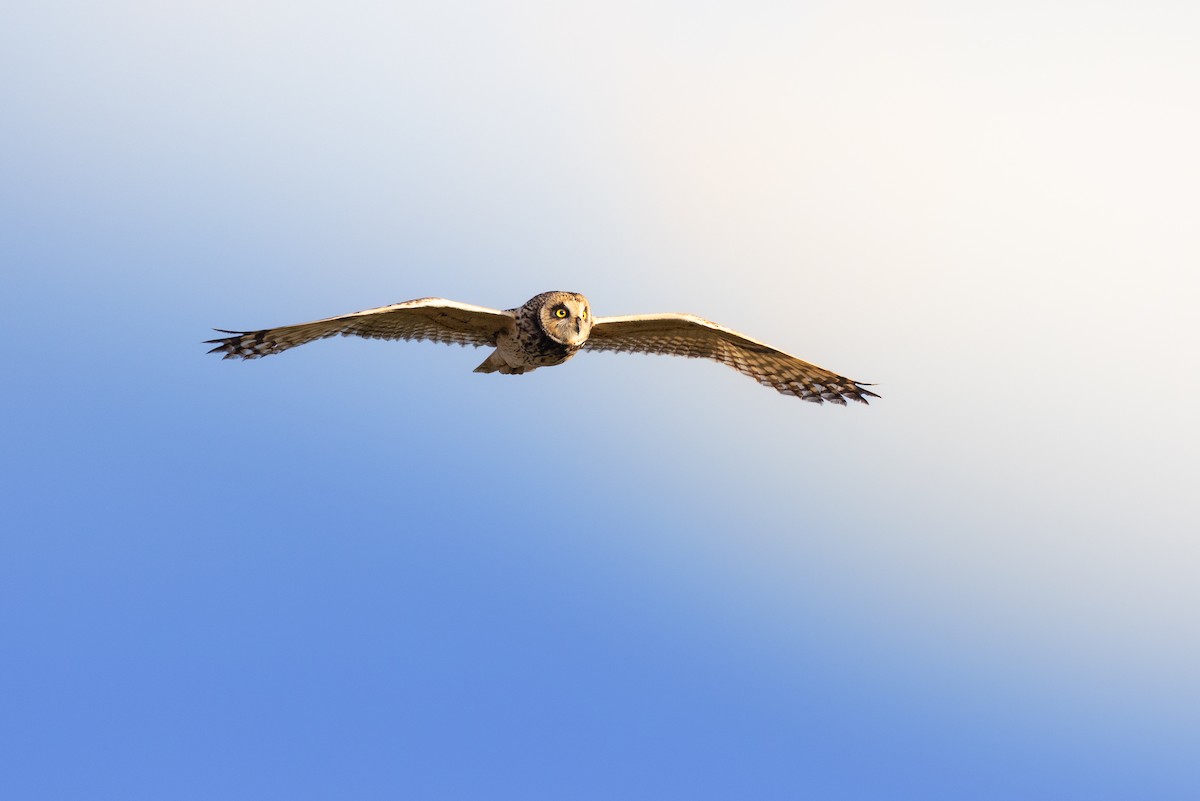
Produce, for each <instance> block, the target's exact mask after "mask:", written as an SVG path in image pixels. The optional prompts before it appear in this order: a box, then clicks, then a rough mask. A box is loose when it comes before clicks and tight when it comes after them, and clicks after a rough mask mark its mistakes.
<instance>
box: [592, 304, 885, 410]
mask: <svg viewBox="0 0 1200 801" xmlns="http://www.w3.org/2000/svg"><path fill="white" fill-rule="evenodd" d="M584 347H585V348H587V349H588V350H609V351H616V352H618V353H658V354H665V355H670V356H686V357H688V358H693V359H695V358H702V359H713V360H715V361H718V362H721V363H722V364H725V365H728V366H730V367H732V368H733V369H735V370H737V371H738V372H739V373H741V374H742V375H747V376H750V377H751V378H753V379H755V380H756V381H758V383H760V384H762V385H764V386H768V387H774V388H775V389H776V390H778V391H779V392H782V393H783V394H784V395H794V396H795V397H797V398H803V399H804V400H807V401H812V402H813V403H823V402H825V401H829V402H830V403H836V404H839V405H841V406H845V405H846V399H847V398H849V399H850V400H855V401H858V402H859V403H866V402H867V397H872V398H878V397H879V396H878V395H876V394H875V393H874V392H871V391H870V390H868V389H864V385H863V383H862V382H859V381H853V380H851V379H849V378H846V377H844V376H840V375H838V374H837V373H833V372H830V371H829V370H826V369H825V368H823V367H817V366H816V365H815V364H810V363H808V362H806V361H804V360H802V359H798V358H796V357H795V356H792V355H791V354H788V353H784V352H783V351H781V350H778V349H776V348H773V347H771V346H770V345H767V344H766V343H763V342H759V341H758V340H756V339H751V338H750V337H748V336H746V335H745V334H739V333H738V332H737V331H734V330H732V329H729V328H725V327H724V326H720V325H717V324H716V323H713V322H710V321H708V320H705V319H703V318H702V317H696V316H695V315H691V314H639V315H630V316H627V317H597V318H596V319H595V321H594V322H593V324H592V333H591V336H589V337H588V340H587V342H586V343H584ZM866 386H870V385H869V384H868V385H866Z"/></svg>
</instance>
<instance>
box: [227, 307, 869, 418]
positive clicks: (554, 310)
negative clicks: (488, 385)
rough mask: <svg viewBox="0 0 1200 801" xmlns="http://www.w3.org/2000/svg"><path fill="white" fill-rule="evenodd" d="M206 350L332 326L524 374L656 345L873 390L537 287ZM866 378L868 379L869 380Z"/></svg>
mask: <svg viewBox="0 0 1200 801" xmlns="http://www.w3.org/2000/svg"><path fill="white" fill-rule="evenodd" d="M217 330H218V331H221V332H222V333H225V334H233V335H234V336H231V337H228V338H226V339H212V340H209V342H208V344H215V345H216V347H215V348H213V349H212V350H211V351H209V352H210V353H223V354H225V356H224V358H226V359H234V358H239V359H257V358H258V357H259V356H269V355H271V354H272V353H279V352H280V351H284V350H287V349H288V348H292V347H295V346H296V345H303V344H304V343H306V342H312V341H313V340H315V339H324V338H325V337H331V336H334V335H336V334H341V335H342V336H350V335H351V334H353V335H354V336H359V337H367V338H369V339H417V340H421V339H430V340H433V341H435V342H446V343H457V344H459V345H476V346H494V347H495V348H496V349H495V350H494V351H492V353H491V355H489V356H488V357H487V358H486V359H484V360H483V364H481V365H479V366H478V367H476V368H475V372H477V373H496V372H499V373H504V374H506V375H520V374H521V373H528V372H529V371H531V370H536V369H537V368H539V367H550V366H553V365H556V364H562V363H563V362H565V361H566V360H567V359H570V358H571V357H572V356H574V355H575V354H576V353H578V352H579V351H580V350H582V349H586V350H611V351H617V352H621V353H662V354H667V355H671V356H687V357H690V358H696V357H700V358H705V359H713V360H715V361H718V362H721V363H722V364H726V365H728V366H730V367H732V368H733V369H735V370H737V371H738V372H739V373H741V374H743V375H748V376H750V377H751V378H753V379H755V380H756V381H758V382H759V383H760V384H763V385H765V386H768V387H774V388H775V389H776V390H778V391H779V392H782V393H783V394H785V395H794V396H796V397H797V398H803V399H804V400H807V401H813V402H814V403H823V402H824V401H829V402H830V403H837V404H841V405H842V406H845V405H846V399H850V400H855V401H859V402H860V403H866V402H867V397H872V398H877V397H879V396H878V395H876V394H875V393H874V392H871V391H870V390H868V389H865V388H864V385H863V384H862V383H861V382H858V381H852V380H850V379H849V378H845V377H843V376H840V375H838V374H837V373H831V372H830V371H828V370H826V369H824V368H821V367H817V366H816V365H814V364H809V363H808V362H806V361H801V360H800V359H797V358H796V357H795V356H791V355H789V354H787V353H784V352H783V351H781V350H776V349H775V348H772V347H771V346H770V345H766V344H763V343H762V342H759V341H758V340H755V339H751V338H750V337H748V336H746V335H744V334H739V333H738V332H736V331H733V330H730V329H728V328H725V327H723V326H719V325H717V324H716V323H710V322H709V321H708V320H704V319H701V318H699V317H695V316H693V315H690V314H639V315H632V316H628V317H597V318H593V317H592V310H591V307H590V306H589V305H588V301H587V298H585V297H584V296H583V295H580V294H579V293H577V292H543V293H542V294H540V295H537V296H535V297H533V298H530V299H529V301H528V302H526V303H525V305H524V306H521V307H520V308H516V309H509V310H508V311H498V310H496V309H486V308H484V307H482V306H470V305H468V304H466V303H456V302H454V301H452V300H444V299H442V298H421V299H419V300H410V301H406V302H404V303H396V304H394V305H392V306H382V307H380V308H378V309H367V310H366V311H360V312H355V313H354V314H343V315H341V316H340V317H329V318H327V319H324V320H317V321H315V322H311V323H300V324H299V325H285V326H283V327H281V328H267V329H264V330H262V331H226V330H224V329H217ZM867 386H869V385H867Z"/></svg>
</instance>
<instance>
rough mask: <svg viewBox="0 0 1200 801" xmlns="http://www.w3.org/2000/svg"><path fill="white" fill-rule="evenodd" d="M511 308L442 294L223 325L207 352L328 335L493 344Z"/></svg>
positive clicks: (243, 352)
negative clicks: (257, 324) (333, 313)
mask: <svg viewBox="0 0 1200 801" xmlns="http://www.w3.org/2000/svg"><path fill="white" fill-rule="evenodd" d="M513 319H514V318H513V315H512V313H511V312H507V311H500V310H498V309H489V308H486V307H484V306H472V305H470V304H469V303H457V302H455V301H452V300H446V299H445V298H418V299H417V300H409V301H405V302H404V303H394V304H392V305H391V306H380V307H379V308H377V309H367V310H365V311H360V312H354V313H353V314H343V315H339V316H337V317H327V318H325V319H324V320H314V321H312V322H310V323H299V324H298V325H285V326H280V327H279V328H265V329H262V330H261V331H226V330H224V329H217V330H218V331H221V332H222V333H225V334H234V336H231V337H227V338H225V339H212V340H209V342H208V344H215V345H216V347H215V348H213V349H212V350H211V351H209V352H210V353H223V354H224V356H223V358H226V359H257V358H259V357H260V356H269V355H271V354H274V353H280V352H282V351H285V350H287V349H288V348H294V347H296V346H297V345H303V344H305V343H308V342H313V341H315V340H318V339H324V338H326V337H332V336H338V335H341V336H359V337H364V338H366V339H410V340H423V339H428V340H431V341H433V342H444V343H447V344H455V345H476V346H483V345H495V344H496V337H497V336H499V335H500V333H502V332H504V331H509V330H511V329H512V326H513Z"/></svg>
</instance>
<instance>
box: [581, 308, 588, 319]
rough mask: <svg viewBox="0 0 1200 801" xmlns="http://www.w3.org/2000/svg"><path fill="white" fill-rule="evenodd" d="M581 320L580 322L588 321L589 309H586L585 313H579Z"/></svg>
mask: <svg viewBox="0 0 1200 801" xmlns="http://www.w3.org/2000/svg"><path fill="white" fill-rule="evenodd" d="M579 319H580V320H586V319H587V309H584V310H583V311H581V312H580V313H579Z"/></svg>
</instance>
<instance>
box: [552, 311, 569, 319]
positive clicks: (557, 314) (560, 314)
mask: <svg viewBox="0 0 1200 801" xmlns="http://www.w3.org/2000/svg"><path fill="white" fill-rule="evenodd" d="M554 316H555V317H557V318H558V319H560V320H561V319H563V318H564V317H566V316H567V310H566V309H558V310H557V311H555V312H554Z"/></svg>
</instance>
